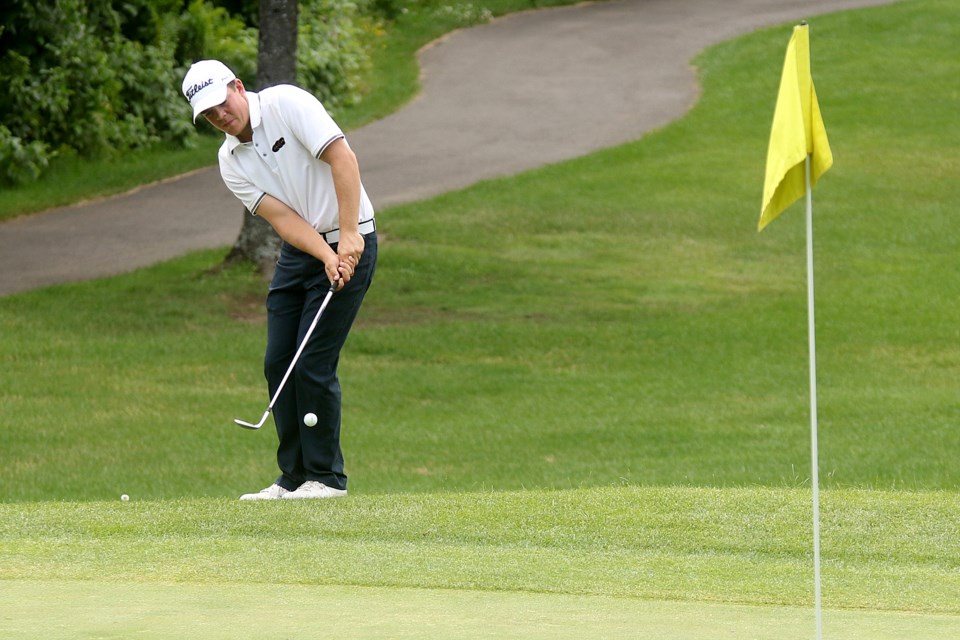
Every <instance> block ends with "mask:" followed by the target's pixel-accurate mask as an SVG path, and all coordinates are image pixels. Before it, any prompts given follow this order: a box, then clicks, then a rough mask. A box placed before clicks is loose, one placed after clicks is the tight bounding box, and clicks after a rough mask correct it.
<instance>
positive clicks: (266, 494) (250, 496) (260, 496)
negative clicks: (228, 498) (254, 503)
mask: <svg viewBox="0 0 960 640" xmlns="http://www.w3.org/2000/svg"><path fill="white" fill-rule="evenodd" d="M288 493H290V491H288V490H287V489H284V488H283V487H281V486H280V485H278V484H272V485H270V486H269V487H267V488H266V489H261V490H260V491H258V492H257V493H245V494H243V495H242V496H240V499H241V500H279V499H280V498H282V497H284V496H285V495H286V494H288Z"/></svg>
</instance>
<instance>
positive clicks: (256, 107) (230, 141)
mask: <svg viewBox="0 0 960 640" xmlns="http://www.w3.org/2000/svg"><path fill="white" fill-rule="evenodd" d="M247 104H248V105H249V108H250V128H251V129H256V128H257V127H259V126H260V123H261V122H262V121H263V117H262V116H261V114H260V94H259V93H256V92H255V91H247ZM224 135H225V136H226V138H227V150H228V151H230V153H233V150H234V149H236V148H237V146H239V145H241V144H243V143H242V142H240V140H239V138H237V137H236V136H232V135H230V134H229V133H227V134H224Z"/></svg>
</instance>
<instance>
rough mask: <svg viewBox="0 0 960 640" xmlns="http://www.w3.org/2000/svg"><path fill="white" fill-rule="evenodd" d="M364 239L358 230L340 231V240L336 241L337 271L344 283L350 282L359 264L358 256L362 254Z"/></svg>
mask: <svg viewBox="0 0 960 640" xmlns="http://www.w3.org/2000/svg"><path fill="white" fill-rule="evenodd" d="M363 247H364V241H363V236H362V235H360V233H359V232H356V231H355V232H353V233H343V232H341V233H340V241H339V242H338V243H337V258H339V260H340V264H339V265H338V266H339V272H340V276H341V277H342V278H343V281H344V283H347V282H350V278H352V277H353V274H354V272H355V271H356V270H357V265H359V264H360V256H362V255H363Z"/></svg>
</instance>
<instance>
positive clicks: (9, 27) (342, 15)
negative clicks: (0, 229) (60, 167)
mask: <svg viewBox="0 0 960 640" xmlns="http://www.w3.org/2000/svg"><path fill="white" fill-rule="evenodd" d="M378 6H379V7H383V6H386V5H384V3H382V2H380V3H379V4H378V3H374V2H367V1H366V0H360V1H351V0H302V2H301V6H300V18H299V27H298V29H299V42H298V49H299V53H298V61H297V75H298V78H297V82H298V84H300V85H302V86H304V87H305V88H307V89H308V90H310V91H312V92H314V93H315V94H316V95H317V96H318V97H320V99H321V100H322V101H323V102H324V104H325V105H326V106H327V107H328V108H329V109H331V110H336V109H337V108H340V107H342V106H344V105H348V104H351V103H354V102H356V101H358V100H359V99H360V96H361V92H362V91H361V90H362V86H363V80H364V76H365V74H366V73H367V72H368V70H369V67H370V50H371V43H372V41H373V40H374V39H376V38H377V37H379V36H380V35H382V29H381V27H380V24H381V18H380V15H381V13H380V9H378ZM256 11H257V3H252V2H236V1H233V2H231V1H228V0H39V1H33V0H11V1H10V2H8V3H4V5H3V7H2V8H0V20H2V24H3V27H2V28H0V50H2V51H3V56H2V59H0V82H2V83H3V85H4V86H6V87H8V96H7V99H5V100H4V101H2V102H0V185H6V186H10V185H16V184H23V183H26V182H30V181H34V180H36V179H37V178H39V177H40V176H41V175H43V173H44V172H45V171H46V170H47V168H48V167H49V165H50V162H51V160H53V159H54V158H57V157H71V156H78V157H82V158H89V159H103V158H110V157H112V156H115V155H117V154H123V153H124V152H127V151H130V150H133V149H142V148H146V147H150V146H152V145H156V144H161V143H162V144H166V145H168V146H169V145H172V146H174V147H190V146H192V145H194V144H195V143H196V140H197V136H198V134H199V133H201V132H203V131H204V130H205V128H204V127H202V125H201V126H200V127H195V126H193V125H191V123H190V118H189V109H188V107H187V105H186V102H185V101H184V100H183V99H182V97H180V95H179V93H180V92H179V88H180V83H181V80H182V78H183V74H184V73H185V71H186V69H187V68H188V67H189V65H190V64H191V63H192V62H194V61H196V60H200V59H204V58H217V59H220V60H223V61H224V62H225V63H226V64H227V65H228V66H230V67H231V68H232V69H233V71H234V72H235V73H236V74H237V75H238V76H240V77H241V78H244V80H245V82H246V84H247V86H248V87H250V88H253V89H256V88H257V87H256V82H255V79H256V71H257V69H256V60H257V56H256V52H257V26H256V25H257V16H256Z"/></svg>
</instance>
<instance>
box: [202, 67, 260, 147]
mask: <svg viewBox="0 0 960 640" xmlns="http://www.w3.org/2000/svg"><path fill="white" fill-rule="evenodd" d="M235 85H236V86H233V85H231V86H229V87H227V99H226V100H224V101H223V102H222V103H221V104H219V105H217V106H215V107H210V108H209V109H205V110H204V111H203V112H202V115H203V117H204V118H206V119H207V122H209V123H210V124H212V125H213V126H215V127H216V128H217V129H219V130H220V131H223V132H224V133H229V134H230V135H232V136H237V137H240V135H241V134H242V133H243V131H244V130H245V129H247V128H248V127H249V125H250V105H249V104H247V97H246V91H245V90H244V88H243V84H241V83H240V81H239V80H237V81H235Z"/></svg>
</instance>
